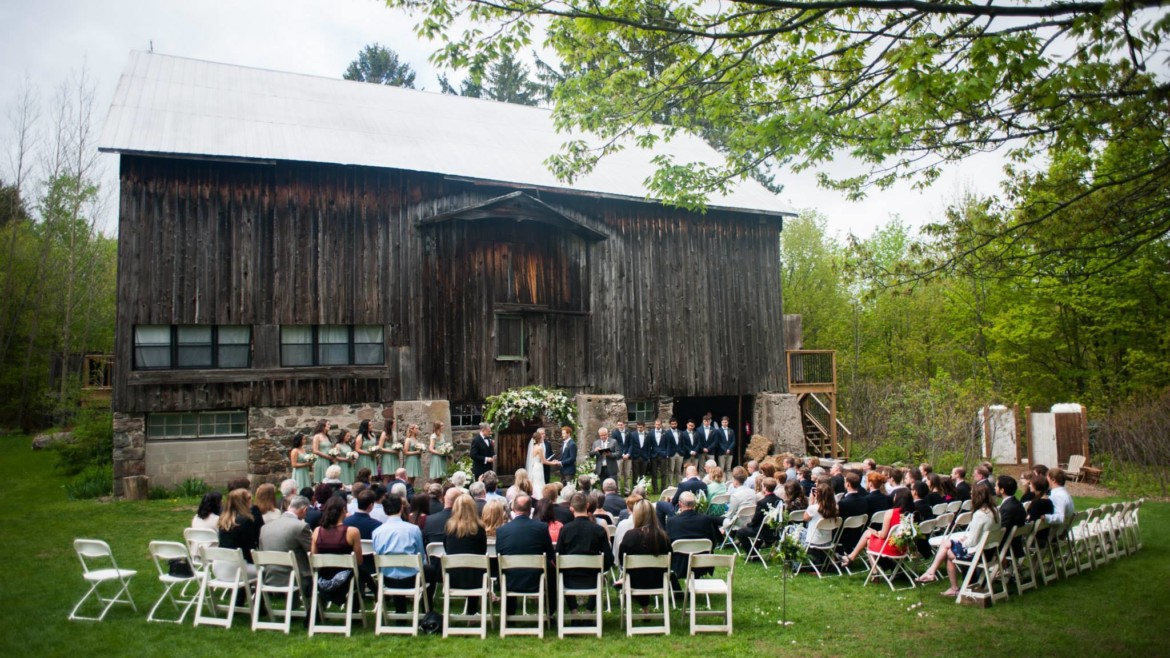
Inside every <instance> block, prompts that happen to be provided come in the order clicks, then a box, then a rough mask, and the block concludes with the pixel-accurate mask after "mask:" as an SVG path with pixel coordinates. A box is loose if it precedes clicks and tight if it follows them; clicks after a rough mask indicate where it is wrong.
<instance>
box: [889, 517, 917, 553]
mask: <svg viewBox="0 0 1170 658" xmlns="http://www.w3.org/2000/svg"><path fill="white" fill-rule="evenodd" d="M918 534H919V533H918V526H917V525H915V524H914V519H912V518H910V517H904V518H903V519H902V522H901V523H899V524H898V525H897V526H896V527H895V528H894V529H893V530H892V531H891V532H890V543H891V544H893V545H894V546H897V547H898V548H899V549H901V550H904V551H906V550H910V548H911V547H912V546H913V545H914V540H915V539H918Z"/></svg>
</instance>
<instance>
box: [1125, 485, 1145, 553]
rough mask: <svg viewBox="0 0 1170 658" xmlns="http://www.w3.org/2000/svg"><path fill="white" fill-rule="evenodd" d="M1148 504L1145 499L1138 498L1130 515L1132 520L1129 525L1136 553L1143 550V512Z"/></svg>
mask: <svg viewBox="0 0 1170 658" xmlns="http://www.w3.org/2000/svg"><path fill="white" fill-rule="evenodd" d="M1145 502H1146V499H1145V498H1138V499H1137V501H1135V502H1134V504H1133V510H1132V512H1131V514H1130V516H1131V518H1130V521H1129V525H1130V526H1131V527H1132V533H1133V545H1134V546H1135V547H1136V548H1134V550H1135V551H1140V550H1141V549H1142V527H1141V511H1142V505H1143V504H1144V503H1145Z"/></svg>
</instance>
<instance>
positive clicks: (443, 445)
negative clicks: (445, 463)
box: [435, 441, 455, 457]
mask: <svg viewBox="0 0 1170 658" xmlns="http://www.w3.org/2000/svg"><path fill="white" fill-rule="evenodd" d="M435 452H437V453H439V454H440V455H442V456H444V457H446V456H448V455H450V454H451V453H453V452H455V446H453V445H451V444H450V443H447V442H446V441H441V442H439V443H437V444H435Z"/></svg>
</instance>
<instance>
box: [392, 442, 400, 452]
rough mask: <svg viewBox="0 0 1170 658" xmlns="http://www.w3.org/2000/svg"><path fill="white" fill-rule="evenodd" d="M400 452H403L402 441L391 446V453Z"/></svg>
mask: <svg viewBox="0 0 1170 658" xmlns="http://www.w3.org/2000/svg"><path fill="white" fill-rule="evenodd" d="M400 450H402V442H401V441H395V442H394V443H391V444H390V452H398V451H400Z"/></svg>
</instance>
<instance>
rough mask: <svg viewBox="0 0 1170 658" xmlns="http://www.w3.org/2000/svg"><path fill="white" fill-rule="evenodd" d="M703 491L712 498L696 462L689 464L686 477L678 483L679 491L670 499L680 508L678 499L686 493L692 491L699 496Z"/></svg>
mask: <svg viewBox="0 0 1170 658" xmlns="http://www.w3.org/2000/svg"><path fill="white" fill-rule="evenodd" d="M700 491H701V492H703V495H704V496H707V499H708V500H710V499H711V497H710V496H708V495H707V484H706V483H704V482H703V481H702V480H700V479H699V469H698V468H696V467H695V465H694V464H691V465H689V466H687V468H686V473H685V477H684V478H683V481H682V482H679V483H678V491H676V492H674V498H673V499H672V500H671V501H670V503H671V505H673V506H674V508H675V509H677V508H678V501H679V500H680V499H681V498H682V495H683V494H684V493H687V492H690V493H692V494H694V495H695V496H698V494H699V492H700Z"/></svg>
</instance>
